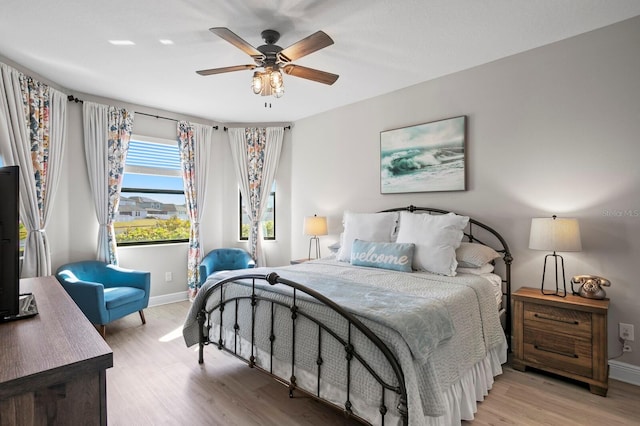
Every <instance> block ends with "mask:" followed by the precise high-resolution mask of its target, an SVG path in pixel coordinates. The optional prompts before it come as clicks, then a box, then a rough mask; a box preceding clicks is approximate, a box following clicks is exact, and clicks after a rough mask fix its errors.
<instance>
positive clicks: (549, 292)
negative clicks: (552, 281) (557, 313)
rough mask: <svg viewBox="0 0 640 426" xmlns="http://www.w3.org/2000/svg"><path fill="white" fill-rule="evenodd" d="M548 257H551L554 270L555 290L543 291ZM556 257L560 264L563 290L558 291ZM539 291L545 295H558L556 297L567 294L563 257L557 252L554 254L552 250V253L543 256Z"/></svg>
mask: <svg viewBox="0 0 640 426" xmlns="http://www.w3.org/2000/svg"><path fill="white" fill-rule="evenodd" d="M549 257H553V259H554V264H555V271H556V290H555V291H551V290H549V291H545V289H544V277H545V275H546V272H547V260H548V259H549ZM558 258H559V259H560V266H561V268H562V286H563V290H562V291H560V283H559V282H558ZM540 292H541V293H542V294H544V295H545V296H558V297H566V296H567V282H566V280H565V276H564V259H563V258H562V256H560V255H559V254H556V252H555V251H554V252H553V254H548V255H546V256H545V257H544V267H543V268H542V283H541V284H540Z"/></svg>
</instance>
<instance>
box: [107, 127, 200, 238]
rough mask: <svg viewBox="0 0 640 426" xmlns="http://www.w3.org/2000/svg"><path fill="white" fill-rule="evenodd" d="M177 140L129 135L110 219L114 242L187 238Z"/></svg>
mask: <svg viewBox="0 0 640 426" xmlns="http://www.w3.org/2000/svg"><path fill="white" fill-rule="evenodd" d="M190 226H191V225H190V223H189V217H188V214H187V208H186V202H185V197H184V186H183V183H182V174H181V171H180V153H179V151H178V143H177V141H172V140H167V139H157V138H151V137H143V136H135V135H134V136H132V137H131V141H130V142H129V151H128V153H127V160H126V164H125V170H124V176H123V182H122V190H121V192H120V204H119V206H118V213H117V215H116V219H115V221H114V228H115V233H116V241H117V243H118V245H136V244H159V243H173V242H184V241H189V229H190Z"/></svg>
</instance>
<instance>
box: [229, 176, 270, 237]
mask: <svg viewBox="0 0 640 426" xmlns="http://www.w3.org/2000/svg"><path fill="white" fill-rule="evenodd" d="M275 188H276V183H275V181H274V182H273V185H272V187H271V192H269V198H271V197H273V237H266V236H263V239H264V241H276V236H277V232H276V189H275ZM238 193H239V194H240V195H239V197H238V200H239V203H238V205H239V215H238V223H239V226H238V228H239V229H238V238H239V240H240V241H249V237H243V236H242V216H243V215H244V214H245V213H244V209H243V208H242V191H240V190H238ZM265 214H266V211H265ZM263 222H264V219H262V220H260V223H263ZM263 226H264V225H263Z"/></svg>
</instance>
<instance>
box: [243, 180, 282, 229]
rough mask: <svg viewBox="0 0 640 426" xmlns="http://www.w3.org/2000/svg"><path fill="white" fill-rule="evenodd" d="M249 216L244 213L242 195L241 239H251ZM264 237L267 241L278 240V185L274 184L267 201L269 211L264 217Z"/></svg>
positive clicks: (266, 211)
mask: <svg viewBox="0 0 640 426" xmlns="http://www.w3.org/2000/svg"><path fill="white" fill-rule="evenodd" d="M249 225H250V221H249V216H247V214H246V213H245V212H244V203H243V202H242V194H240V239H241V240H248V239H249ZM262 235H263V236H264V239H265V240H275V239H276V183H275V182H273V186H272V187H271V193H270V194H269V199H268V200H267V209H266V210H265V211H264V214H263V215H262Z"/></svg>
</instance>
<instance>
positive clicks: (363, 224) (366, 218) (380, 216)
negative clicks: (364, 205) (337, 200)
mask: <svg viewBox="0 0 640 426" xmlns="http://www.w3.org/2000/svg"><path fill="white" fill-rule="evenodd" d="M342 223H343V226H344V232H343V235H344V237H343V239H342V241H341V245H340V250H338V254H337V258H338V260H340V261H342V262H350V261H351V246H352V245H353V241H354V240H355V239H358V240H363V241H375V242H382V243H389V242H393V241H394V239H395V234H396V227H397V225H398V213H397V212H390V213H353V212H349V211H346V212H344V217H343V219H342Z"/></svg>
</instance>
